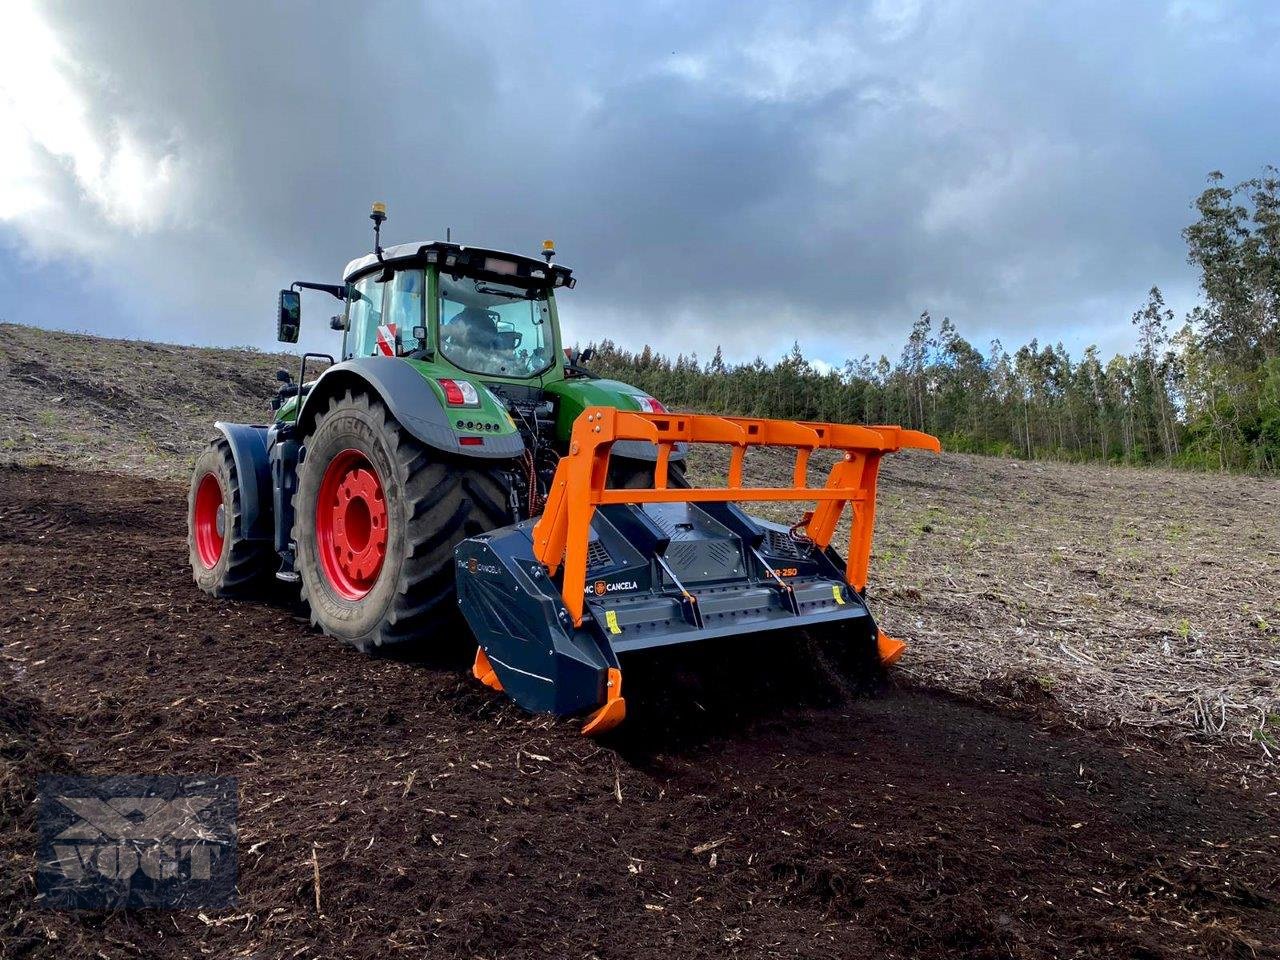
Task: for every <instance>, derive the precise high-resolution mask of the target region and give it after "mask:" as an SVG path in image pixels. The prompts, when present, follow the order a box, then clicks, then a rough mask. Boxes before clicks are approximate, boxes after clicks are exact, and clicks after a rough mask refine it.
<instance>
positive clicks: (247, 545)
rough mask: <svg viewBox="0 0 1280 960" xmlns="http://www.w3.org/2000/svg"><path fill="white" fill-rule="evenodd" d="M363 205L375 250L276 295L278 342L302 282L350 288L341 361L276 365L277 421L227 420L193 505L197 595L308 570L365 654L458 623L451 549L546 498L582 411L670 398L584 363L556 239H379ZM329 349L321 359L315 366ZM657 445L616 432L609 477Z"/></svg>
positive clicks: (199, 471) (296, 315) (637, 407)
mask: <svg viewBox="0 0 1280 960" xmlns="http://www.w3.org/2000/svg"><path fill="white" fill-rule="evenodd" d="M371 217H372V219H373V221H374V226H375V243H374V252H373V253H371V254H369V255H368V256H364V257H361V258H359V259H356V260H353V261H351V262H350V263H349V264H347V267H346V269H345V271H344V272H343V278H342V279H343V282H342V283H336V284H327V283H310V282H298V283H295V284H293V285H292V287H291V288H290V289H288V290H284V291H281V293H280V302H279V320H278V337H279V339H280V340H281V341H282V342H285V343H296V342H297V340H298V332H299V327H300V323H301V293H300V291H301V290H302V289H306V290H313V291H319V292H321V293H325V294H329V295H331V296H333V297H335V298H336V299H338V300H340V301H341V302H342V304H343V312H342V314H341V315H340V316H335V317H333V318H332V320H331V326H332V328H333V329H334V330H336V331H338V332H340V333H341V336H342V346H341V350H340V359H339V360H336V361H335V359H334V358H333V357H331V356H328V355H324V354H312V353H308V354H305V355H304V356H303V358H302V370H301V373H300V376H299V378H298V381H297V382H296V383H295V382H293V381H292V378H291V377H290V376H289V374H288V373H287V372H285V371H280V372H279V373H277V378H278V379H280V380H281V381H282V386H281V387H280V389H279V392H278V395H277V399H276V401H275V404H274V406H275V407H276V410H275V418H274V422H272V423H271V424H269V425H246V424H232V423H225V422H218V423H217V424H216V425H215V426H216V428H217V430H218V436H217V438H216V439H215V440H213V441H212V442H211V443H210V445H209V446H208V447H207V448H206V449H205V450H204V452H203V453H202V454H201V455H200V456H199V457H198V458H197V460H196V464H195V469H194V473H193V476H192V481H191V490H190V497H189V511H188V521H189V523H188V527H189V536H188V542H189V546H190V561H191V568H192V571H193V575H194V578H195V582H196V583H197V584H198V585H199V587H200V588H201V589H202V590H204V591H205V592H206V593H210V594H212V595H214V596H218V597H234V596H241V595H244V594H246V593H248V592H251V591H254V590H258V589H260V588H261V584H262V582H263V581H264V580H267V579H269V578H270V576H271V575H272V574H274V576H275V577H276V578H277V579H278V580H282V581H286V582H288V583H298V584H299V585H300V588H301V592H302V598H303V600H304V601H305V602H306V603H307V605H308V607H309V608H310V611H311V619H312V622H313V623H314V624H315V625H316V626H318V627H320V628H321V629H322V630H323V631H324V632H325V633H327V634H329V635H331V636H334V637H337V638H339V639H341V640H344V641H346V642H348V643H350V644H353V645H354V646H356V647H357V648H359V649H361V650H370V649H373V648H375V647H386V646H392V645H399V644H404V643H408V642H413V641H422V640H427V641H429V640H431V638H433V637H434V636H436V635H437V634H438V632H439V631H440V629H441V627H442V626H443V625H451V624H452V621H450V620H448V619H447V618H445V617H443V616H442V615H443V614H444V613H445V612H446V611H448V610H451V608H452V606H453V604H454V599H455V595H454V556H453V551H454V547H455V545H457V544H458V543H459V541H461V540H463V539H464V538H467V537H470V536H474V535H476V534H479V533H483V532H485V531H488V530H491V529H494V528H497V527H502V526H505V525H507V524H511V523H515V522H517V521H520V520H523V519H526V518H528V517H531V516H536V515H537V514H538V513H539V511H540V509H541V505H542V503H543V502H544V501H545V498H546V495H547V491H548V488H549V485H550V482H551V477H552V476H553V475H554V472H555V468H556V464H557V462H558V460H559V458H560V457H561V456H563V455H564V453H565V452H566V450H567V446H568V440H569V435H570V431H571V429H572V426H573V423H574V420H575V419H577V417H578V415H579V414H580V413H582V411H583V410H584V409H586V408H587V407H590V406H611V407H616V408H617V409H619V410H630V411H646V412H658V411H661V410H662V409H663V407H662V404H660V403H659V402H658V401H657V400H655V399H654V398H653V397H650V396H648V395H647V394H646V393H645V392H644V391H643V390H640V389H637V388H636V387H632V386H629V385H628V384H625V383H618V382H616V381H613V380H605V379H601V378H599V377H597V376H595V375H594V374H592V373H591V372H589V371H588V370H587V369H586V368H585V366H584V365H585V364H586V363H587V362H589V360H590V359H591V351H589V350H588V351H584V352H583V353H582V354H580V355H572V352H571V351H570V350H568V349H566V347H565V345H564V343H563V342H562V339H561V334H560V324H559V320H558V316H557V311H556V294H557V292H559V291H561V290H565V289H572V288H573V286H574V285H575V280H574V278H573V274H572V271H570V270H569V269H568V268H567V267H564V266H561V265H560V264H557V263H556V262H555V251H554V249H553V246H552V244H551V243H550V241H548V242H546V243H544V244H543V250H542V255H541V257H526V256H521V255H518V254H512V253H503V252H500V251H496V250H489V249H483V248H479V247H472V246H466V245H463V244H459V243H453V242H441V241H431V242H425V243H404V244H397V245H395V246H390V247H388V248H386V249H383V247H382V245H381V242H380V239H381V226H382V223H383V222H384V221H385V219H386V211H385V208H384V207H383V206H382V205H381V204H375V205H374V212H373V214H372V215H371ZM317 361H320V362H323V363H327V364H328V366H327V368H326V369H324V371H323V373H321V374H320V375H319V376H318V377H316V378H315V379H314V380H312V381H308V380H307V374H306V370H307V366H308V363H311V364H312V365H313V366H312V368H313V369H317V367H316V366H315V364H316V362H317ZM656 456H657V450H656V448H655V447H654V446H653V445H652V444H646V443H630V444H623V445H621V448H620V449H615V451H614V460H613V464H612V466H611V478H612V482H613V484H614V485H616V486H621V487H628V486H637V485H644V484H648V483H649V482H650V481H651V479H652V476H653V463H654V460H655V458H656ZM681 457H683V451H681V452H678V453H677V455H676V459H677V462H678V461H679V459H680V458H681ZM678 470H679V467H677V471H678ZM675 482H677V483H678V482H680V481H679V479H677V480H676V481H675Z"/></svg>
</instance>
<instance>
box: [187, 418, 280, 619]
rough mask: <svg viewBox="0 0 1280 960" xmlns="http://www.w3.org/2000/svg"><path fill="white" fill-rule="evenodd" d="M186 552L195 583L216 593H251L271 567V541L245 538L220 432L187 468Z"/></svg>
mask: <svg viewBox="0 0 1280 960" xmlns="http://www.w3.org/2000/svg"><path fill="white" fill-rule="evenodd" d="M187 552H188V556H189V559H190V561H191V576H192V578H193V579H194V580H195V582H196V585H197V586H198V587H199V588H200V589H201V590H203V591H204V592H205V593H208V594H211V595H213V596H215V597H239V596H244V595H245V594H248V593H250V592H252V590H253V588H254V587H255V586H257V585H258V584H259V583H260V581H262V580H263V578H264V577H265V575H266V573H267V572H268V571H269V570H270V568H271V558H272V556H273V553H272V545H271V542H270V541H268V540H247V539H245V537H244V514H243V511H242V508H241V496H240V475H239V473H238V471H237V470H236V462H235V459H234V458H233V457H232V456H231V445H230V444H229V443H227V441H226V440H225V439H224V438H222V437H219V438H218V439H216V440H214V441H212V442H211V443H210V444H209V445H208V446H207V447H205V448H204V451H203V452H202V453H201V454H200V456H198V457H196V462H195V467H194V468H193V470H192V473H191V489H190V492H189V493H188V495H187Z"/></svg>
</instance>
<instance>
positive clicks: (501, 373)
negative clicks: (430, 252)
mask: <svg viewBox="0 0 1280 960" xmlns="http://www.w3.org/2000/svg"><path fill="white" fill-rule="evenodd" d="M550 319H551V307H550V304H549V303H548V301H547V292H546V291H545V290H541V291H538V290H534V291H529V290H525V289H524V288H523V287H516V286H509V285H507V284H502V283H494V282H493V281H490V280H475V279H473V278H471V277H449V276H446V275H443V274H442V275H441V277H440V350H441V352H442V353H443V354H444V355H445V356H446V357H447V358H448V359H449V360H450V361H452V362H453V363H455V364H457V365H458V366H459V367H461V368H462V369H464V370H468V371H470V372H472V373H479V374H485V375H488V376H491V377H518V378H519V377H532V376H535V375H536V374H539V373H541V372H542V371H544V370H546V369H547V367H549V366H551V360H552V351H553V350H554V349H555V344H554V342H553V341H552V336H551V323H550Z"/></svg>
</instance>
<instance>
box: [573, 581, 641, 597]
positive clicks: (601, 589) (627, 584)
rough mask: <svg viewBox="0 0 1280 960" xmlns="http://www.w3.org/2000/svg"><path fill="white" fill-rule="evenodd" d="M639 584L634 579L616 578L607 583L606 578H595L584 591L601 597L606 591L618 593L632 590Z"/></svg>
mask: <svg viewBox="0 0 1280 960" xmlns="http://www.w3.org/2000/svg"><path fill="white" fill-rule="evenodd" d="M638 586H640V584H638V583H636V581H634V580H618V581H616V582H614V583H609V582H608V581H607V580H597V581H596V582H595V583H593V584H592V585H591V586H589V587H587V588H586V591H585V592H586V593H594V594H595V595H596V596H597V597H603V596H604V595H605V594H606V593H619V592H621V591H626V590H634V589H636V587H638Z"/></svg>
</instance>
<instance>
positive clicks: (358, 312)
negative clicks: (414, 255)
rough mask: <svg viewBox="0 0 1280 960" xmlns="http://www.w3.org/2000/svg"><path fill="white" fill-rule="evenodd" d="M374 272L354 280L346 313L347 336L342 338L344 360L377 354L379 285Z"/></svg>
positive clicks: (380, 312)
mask: <svg viewBox="0 0 1280 960" xmlns="http://www.w3.org/2000/svg"><path fill="white" fill-rule="evenodd" d="M377 276H378V275H377V274H374V275H373V276H369V277H365V278H364V279H363V280H361V281H360V282H359V283H357V284H356V285H355V287H354V289H353V292H352V295H351V304H350V306H349V307H348V312H347V338H346V340H345V341H343V347H344V349H343V353H344V359H347V358H350V357H372V356H374V355H376V354H377V353H379V350H378V346H377V344H378V327H380V326H381V325H382V288H383V287H384V286H385V284H382V283H379V282H378V280H377Z"/></svg>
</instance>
